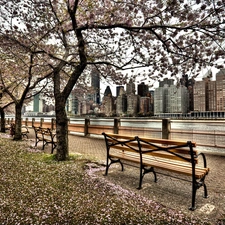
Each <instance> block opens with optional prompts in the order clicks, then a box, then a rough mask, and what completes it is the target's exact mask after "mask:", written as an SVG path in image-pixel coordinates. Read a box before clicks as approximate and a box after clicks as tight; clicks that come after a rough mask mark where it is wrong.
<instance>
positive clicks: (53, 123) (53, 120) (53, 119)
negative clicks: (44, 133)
mask: <svg viewBox="0 0 225 225" xmlns="http://www.w3.org/2000/svg"><path fill="white" fill-rule="evenodd" d="M51 130H55V118H52V119H51Z"/></svg>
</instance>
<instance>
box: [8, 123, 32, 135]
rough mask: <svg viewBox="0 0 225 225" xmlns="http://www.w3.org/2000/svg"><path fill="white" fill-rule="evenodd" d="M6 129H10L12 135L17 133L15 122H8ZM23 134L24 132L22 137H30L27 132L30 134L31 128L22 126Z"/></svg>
mask: <svg viewBox="0 0 225 225" xmlns="http://www.w3.org/2000/svg"><path fill="white" fill-rule="evenodd" d="M5 129H6V130H9V134H10V135H11V136H13V135H15V123H11V124H6V125H5ZM21 134H22V137H26V138H28V135H27V134H29V130H28V128H27V126H22V127H21Z"/></svg>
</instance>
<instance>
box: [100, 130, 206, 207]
mask: <svg viewBox="0 0 225 225" xmlns="http://www.w3.org/2000/svg"><path fill="white" fill-rule="evenodd" d="M102 134H103V135H104V138H105V143H106V150H107V161H106V171H105V175H107V174H108V170H109V167H110V166H111V165H112V164H113V163H120V164H121V167H122V171H123V169H124V166H123V164H124V162H127V161H129V162H132V163H135V164H137V165H138V168H139V169H140V177H139V187H138V189H141V187H142V180H143V178H144V175H145V174H147V173H150V172H152V173H153V174H154V180H155V182H157V173H159V174H163V173H162V172H161V171H163V170H164V171H168V172H169V174H168V173H167V174H165V173H164V175H167V176H168V175H169V176H172V177H175V178H178V179H182V180H186V181H189V182H191V183H192V205H191V207H190V208H189V209H190V210H195V199H196V192H197V189H199V188H200V187H203V188H204V197H205V198H207V197H208V193H207V187H206V184H205V177H206V175H207V174H208V173H209V168H208V167H207V163H206V157H205V155H204V154H203V153H200V154H198V153H197V150H195V147H196V143H193V142H191V141H176V140H167V139H152V138H140V137H138V136H136V137H131V136H125V135H118V134H106V133H102ZM199 156H201V157H202V164H203V165H199V164H200V163H199V164H198V159H199ZM174 174H176V176H174ZM177 175H178V176H177ZM182 175H185V177H186V178H185V177H184V176H182ZM188 177H191V179H188Z"/></svg>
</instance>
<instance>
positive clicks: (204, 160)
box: [197, 152, 207, 168]
mask: <svg viewBox="0 0 225 225" xmlns="http://www.w3.org/2000/svg"><path fill="white" fill-rule="evenodd" d="M199 156H202V159H203V164H204V168H207V162H206V157H205V154H204V153H202V152H201V153H199V154H198V155H197V157H199Z"/></svg>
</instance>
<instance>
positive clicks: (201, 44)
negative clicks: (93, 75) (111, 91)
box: [0, 0, 225, 160]
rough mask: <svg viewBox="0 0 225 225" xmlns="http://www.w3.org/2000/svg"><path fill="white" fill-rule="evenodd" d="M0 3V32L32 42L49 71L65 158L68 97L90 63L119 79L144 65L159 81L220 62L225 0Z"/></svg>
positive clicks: (60, 154)
mask: <svg viewBox="0 0 225 225" xmlns="http://www.w3.org/2000/svg"><path fill="white" fill-rule="evenodd" d="M1 3H2V6H1V12H2V14H1V16H2V18H1V19H0V20H1V26H2V27H3V28H4V29H1V30H2V32H3V33H4V34H5V35H13V37H14V38H15V40H16V41H17V42H18V43H20V45H23V46H27V47H28V48H32V45H33V44H35V46H36V48H37V50H39V51H40V52H42V54H43V56H44V57H45V59H46V60H47V62H48V65H49V67H50V68H51V69H52V72H53V76H52V77H53V82H54V98H55V109H56V131H57V139H58V145H57V158H58V160H65V159H66V158H67V157H68V126H67V115H66V111H65V104H66V100H67V98H68V96H69V94H70V92H71V91H72V89H73V87H74V85H75V84H77V83H78V82H79V81H80V80H81V78H82V77H84V78H85V76H83V75H84V74H86V73H87V71H88V70H89V69H91V68H92V67H95V69H97V70H98V71H99V72H100V73H101V75H102V76H103V77H104V78H107V79H111V80H113V81H114V82H115V83H116V84H121V83H124V82H126V81H127V79H128V76H127V75H123V74H122V71H125V70H129V69H130V70H131V69H136V68H145V75H146V76H148V77H150V78H151V77H155V78H156V79H158V78H160V77H163V76H165V75H171V76H176V75H177V74H179V73H180V74H190V73H192V74H194V75H195V76H197V74H198V73H199V71H200V70H201V68H204V67H206V66H210V67H211V66H217V67H220V66H221V65H223V64H224V48H223V45H222V44H223V43H222V42H223V41H224V36H225V29H224V28H225V27H224V21H225V13H224V9H225V2H224V0H202V1H201V0H124V1H114V0H97V1H93V0H62V1H60V0H33V1H32V2H31V1H28V0H17V1H13V0H2V1H1ZM51 44H52V45H51ZM221 60H222V61H221ZM135 76H138V74H137V75H133V77H131V78H132V79H135ZM129 79H130V77H129Z"/></svg>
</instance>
